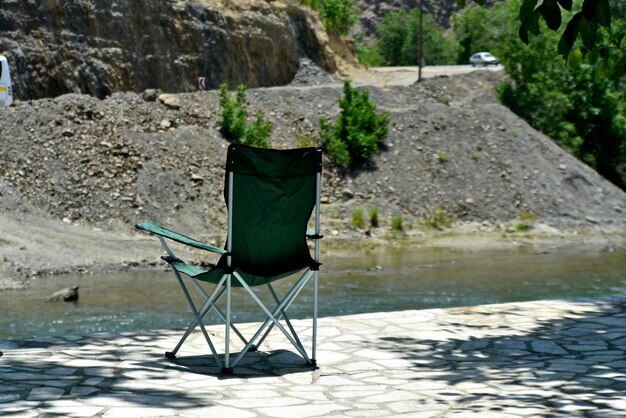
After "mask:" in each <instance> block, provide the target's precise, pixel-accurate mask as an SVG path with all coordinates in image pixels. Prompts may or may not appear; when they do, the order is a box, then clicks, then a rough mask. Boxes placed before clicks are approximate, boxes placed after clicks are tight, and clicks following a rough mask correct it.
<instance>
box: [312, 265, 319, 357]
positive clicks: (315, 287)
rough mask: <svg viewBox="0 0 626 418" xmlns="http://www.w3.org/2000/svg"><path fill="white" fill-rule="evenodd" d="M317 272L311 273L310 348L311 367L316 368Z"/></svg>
mask: <svg viewBox="0 0 626 418" xmlns="http://www.w3.org/2000/svg"><path fill="white" fill-rule="evenodd" d="M318 273H319V272H318V271H315V272H313V330H312V333H313V336H312V347H311V366H313V367H317V360H316V358H317V356H316V349H317V290H318V280H317V279H318Z"/></svg>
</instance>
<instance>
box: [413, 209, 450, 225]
mask: <svg viewBox="0 0 626 418" xmlns="http://www.w3.org/2000/svg"><path fill="white" fill-rule="evenodd" d="M421 224H422V225H424V226H426V227H428V228H433V229H441V228H450V227H451V226H452V220H451V219H450V218H448V215H447V214H446V211H445V210H444V209H443V208H442V207H441V206H439V205H437V206H435V208H434V209H433V214H432V216H431V217H430V218H428V219H425V220H424V221H422V222H421Z"/></svg>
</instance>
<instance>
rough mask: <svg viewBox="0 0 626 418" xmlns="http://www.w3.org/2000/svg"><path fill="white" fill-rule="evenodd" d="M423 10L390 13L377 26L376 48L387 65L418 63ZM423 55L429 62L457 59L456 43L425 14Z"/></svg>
mask: <svg viewBox="0 0 626 418" xmlns="http://www.w3.org/2000/svg"><path fill="white" fill-rule="evenodd" d="M419 16H420V12H419V9H413V10H411V12H410V13H407V12H406V11H405V10H402V9H401V10H399V11H397V12H393V13H388V14H387V15H386V16H385V17H384V18H383V20H382V21H381V23H379V24H378V26H377V32H378V41H377V42H376V44H375V48H376V49H377V50H378V53H379V54H380V55H381V56H382V57H383V59H384V62H385V64H386V65H418V63H419V58H418V39H419V38H418V37H419ZM423 36H424V40H423V48H424V53H423V58H424V61H425V62H426V63H427V64H429V65H440V64H452V63H454V62H456V43H455V41H454V40H452V39H449V38H447V37H446V36H444V34H443V33H442V32H441V31H440V30H439V28H438V27H437V25H436V23H435V21H434V19H433V17H432V16H431V15H429V14H425V15H424V21H423Z"/></svg>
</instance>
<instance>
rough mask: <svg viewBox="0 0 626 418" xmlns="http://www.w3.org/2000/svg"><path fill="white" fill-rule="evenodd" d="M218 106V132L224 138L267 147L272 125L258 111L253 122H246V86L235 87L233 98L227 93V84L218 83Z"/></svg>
mask: <svg viewBox="0 0 626 418" xmlns="http://www.w3.org/2000/svg"><path fill="white" fill-rule="evenodd" d="M220 107H221V108H222V123H221V125H220V132H221V133H222V135H224V137H225V138H226V139H228V140H229V141H232V142H237V143H241V144H244V145H250V146H253V147H259V148H268V147H269V137H270V134H271V133H272V130H273V126H272V123H271V122H269V121H266V120H265V116H264V115H263V113H258V114H257V115H256V116H255V119H254V122H252V123H251V124H247V118H248V110H247V108H246V86H244V85H240V86H239V87H237V91H236V93H235V98H234V99H233V98H232V97H231V96H230V94H229V93H228V84H226V83H224V84H222V85H220Z"/></svg>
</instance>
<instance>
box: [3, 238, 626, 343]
mask: <svg viewBox="0 0 626 418" xmlns="http://www.w3.org/2000/svg"><path fill="white" fill-rule="evenodd" d="M322 261H323V262H324V264H323V266H322V268H321V271H320V306H319V312H320V315H321V316H330V315H344V314H353V313H362V312H376V311H394V310H406V309H427V308H446V307H454V306H470V305H479V304H488V303H501V302H513V301H527V300H538V299H560V298H572V297H593V296H601V295H609V294H619V293H625V292H626V250H624V249H620V250H615V251H593V252H583V251H581V250H577V251H558V252H552V253H531V252H525V251H519V250H501V251H479V252H464V251H457V252H455V251H450V250H433V249H426V250H425V249H419V248H412V249H380V250H377V251H363V252H362V253H358V254H356V255H355V254H354V253H352V254H345V253H343V254H340V255H336V256H331V255H325V256H324V259H323V260H322ZM291 282H293V280H291V279H285V280H283V281H279V282H277V283H276V288H277V292H278V293H279V294H283V293H284V292H285V291H286V290H287V289H288V285H289V284H290V283H291ZM71 286H80V298H79V300H78V301H77V302H48V301H47V298H48V297H49V296H50V295H51V294H52V293H54V292H56V291H57V290H60V289H63V288H66V287H71ZM310 289H311V285H310V284H309V285H307V288H306V289H305V290H303V292H302V294H301V295H300V297H299V299H298V300H297V301H296V302H295V303H294V304H293V305H292V307H291V308H290V310H289V313H290V317H292V318H302V317H310V316H311V315H312V311H311V307H310V303H307V302H310V301H311V298H312V291H311V290H310ZM192 291H195V289H192ZM241 292H243V290H241V289H237V290H236V295H235V296H234V299H233V311H234V318H235V320H236V321H256V320H259V319H261V317H262V313H261V311H260V310H259V308H258V307H257V306H256V305H255V304H254V303H253V302H252V301H251V300H250V299H249V298H245V302H240V300H241V299H242V298H241V297H237V296H244V295H243V293H241ZM257 293H258V294H259V295H260V294H262V292H261V291H259V292H257ZM265 300H267V298H266V299H265ZM189 319H190V313H189V309H188V307H187V305H186V302H185V301H184V299H183V295H182V292H181V290H180V288H179V286H178V283H177V282H176V280H175V279H174V276H173V275H172V274H171V273H170V272H132V273H124V274H113V275H90V276H76V277H68V276H65V277H53V278H46V279H39V280H33V281H32V285H31V288H30V289H29V290H26V291H24V290H22V291H6V292H0V348H1V347H2V346H5V347H7V346H10V342H8V341H7V340H10V339H15V338H26V337H34V336H37V337H42V336H54V335H72V334H85V333H94V332H123V331H141V330H148V329H161V328H179V327H183V326H186V325H187V324H188V321H189ZM207 322H208V323H219V321H218V320H217V318H214V317H209V320H208V321H207Z"/></svg>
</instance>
